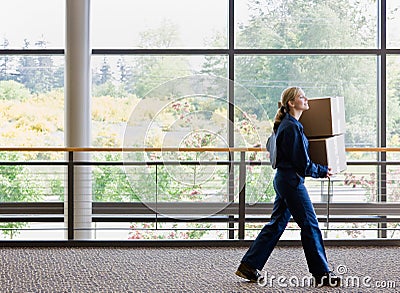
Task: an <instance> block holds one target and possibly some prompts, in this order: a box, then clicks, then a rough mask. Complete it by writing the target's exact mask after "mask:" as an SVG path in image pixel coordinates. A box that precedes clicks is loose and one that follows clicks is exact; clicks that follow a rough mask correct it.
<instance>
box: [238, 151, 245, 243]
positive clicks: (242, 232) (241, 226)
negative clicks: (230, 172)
mask: <svg viewBox="0 0 400 293" xmlns="http://www.w3.org/2000/svg"><path fill="white" fill-rule="evenodd" d="M245 217H246V152H240V165H239V239H244V235H245Z"/></svg>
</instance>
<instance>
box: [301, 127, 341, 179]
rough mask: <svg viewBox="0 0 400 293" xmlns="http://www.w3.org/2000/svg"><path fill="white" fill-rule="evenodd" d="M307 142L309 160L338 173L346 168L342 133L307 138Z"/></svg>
mask: <svg viewBox="0 0 400 293" xmlns="http://www.w3.org/2000/svg"><path fill="white" fill-rule="evenodd" d="M308 142H309V148H308V151H309V154H310V159H311V161H313V162H314V163H318V164H321V165H325V166H329V167H331V168H332V173H340V172H341V171H344V170H346V168H347V164H346V149H345V144H344V134H341V135H336V136H332V137H327V138H316V139H309V140H308Z"/></svg>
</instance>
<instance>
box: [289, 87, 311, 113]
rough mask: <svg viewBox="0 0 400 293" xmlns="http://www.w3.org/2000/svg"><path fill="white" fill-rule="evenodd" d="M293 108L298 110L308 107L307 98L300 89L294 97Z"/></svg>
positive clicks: (304, 109)
mask: <svg viewBox="0 0 400 293" xmlns="http://www.w3.org/2000/svg"><path fill="white" fill-rule="evenodd" d="M293 108H294V110H298V111H306V110H308V109H309V108H310V107H309V106H308V99H307V97H306V96H305V94H304V92H303V91H300V92H299V93H298V94H297V96H296V98H295V99H294V101H293Z"/></svg>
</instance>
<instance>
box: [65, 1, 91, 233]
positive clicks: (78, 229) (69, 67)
mask: <svg viewBox="0 0 400 293" xmlns="http://www.w3.org/2000/svg"><path fill="white" fill-rule="evenodd" d="M89 24H90V0H66V43H65V145H66V146H67V147H89V146H90V140H91V107H90V104H91V72H90V57H91V49H90V28H89ZM89 159H90V156H89V154H88V153H82V152H76V153H75V154H74V160H75V161H80V160H82V161H87V160H89ZM74 172H75V174H74V175H75V177H74V178H75V180H74V209H73V210H74V228H75V232H74V239H76V240H84V239H92V238H93V237H92V235H93V233H92V231H91V229H90V228H91V227H92V186H91V168H90V167H87V166H76V167H75V168H74ZM67 200H68V199H67V198H66V199H65V205H64V207H65V208H64V214H65V223H66V224H67V223H68V202H67Z"/></svg>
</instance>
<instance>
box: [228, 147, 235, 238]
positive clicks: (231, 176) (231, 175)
mask: <svg viewBox="0 0 400 293" xmlns="http://www.w3.org/2000/svg"><path fill="white" fill-rule="evenodd" d="M228 157H229V166H228V199H229V202H234V201H235V164H234V161H235V156H234V152H229V153H228ZM234 221H235V217H234V216H233V215H229V217H228V227H229V232H228V238H229V239H235V230H234V228H235V223H234Z"/></svg>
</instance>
